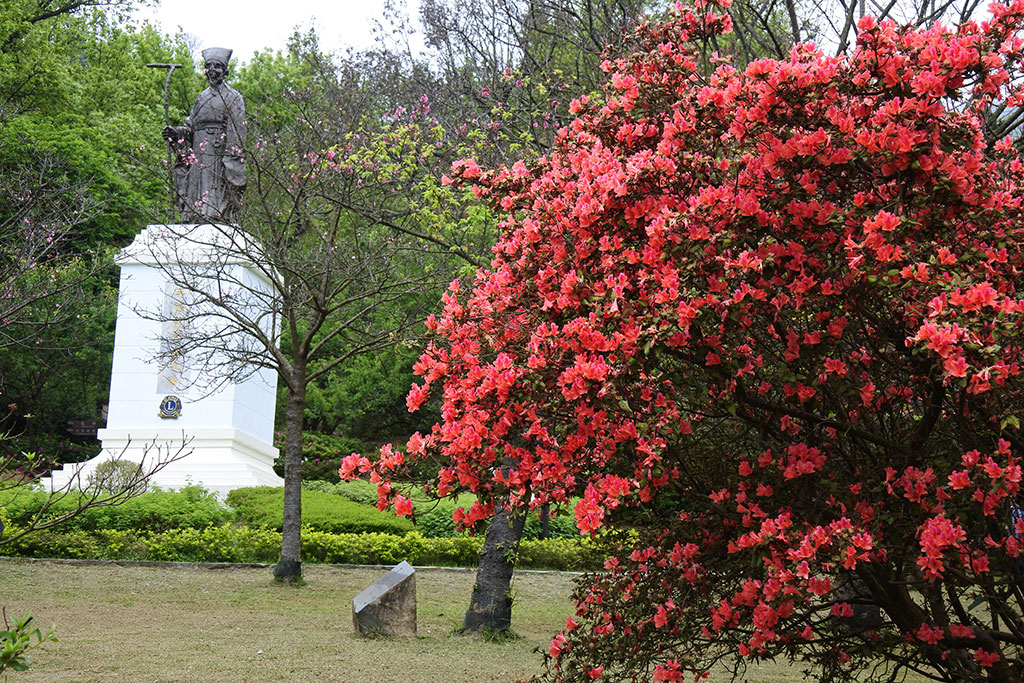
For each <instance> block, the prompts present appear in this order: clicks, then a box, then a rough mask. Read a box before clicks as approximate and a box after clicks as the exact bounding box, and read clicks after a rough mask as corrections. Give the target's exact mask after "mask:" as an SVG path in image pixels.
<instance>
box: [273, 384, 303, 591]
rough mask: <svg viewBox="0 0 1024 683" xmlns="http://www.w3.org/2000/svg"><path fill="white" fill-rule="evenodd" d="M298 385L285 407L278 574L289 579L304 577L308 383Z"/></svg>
mask: <svg viewBox="0 0 1024 683" xmlns="http://www.w3.org/2000/svg"><path fill="white" fill-rule="evenodd" d="M296 374H299V373H296ZM301 376H305V373H304V372H303V373H301ZM295 386H296V387H298V388H292V387H289V388H288V401H287V407H286V409H285V418H284V517H283V519H282V520H281V559H280V561H279V562H278V563H277V564H276V565H274V577H275V578H276V579H278V580H279V581H284V582H285V583H295V582H296V581H298V580H299V579H301V578H302V426H303V424H302V423H303V415H304V413H305V409H306V385H305V383H304V382H296V383H295Z"/></svg>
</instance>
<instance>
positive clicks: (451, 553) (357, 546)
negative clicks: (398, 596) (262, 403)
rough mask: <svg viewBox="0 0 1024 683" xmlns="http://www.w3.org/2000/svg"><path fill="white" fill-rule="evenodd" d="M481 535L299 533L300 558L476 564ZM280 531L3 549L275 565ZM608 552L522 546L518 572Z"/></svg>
mask: <svg viewBox="0 0 1024 683" xmlns="http://www.w3.org/2000/svg"><path fill="white" fill-rule="evenodd" d="M482 546H483V537H481V536H459V537H455V538H426V537H424V536H423V535H421V534H419V533H418V532H415V531H413V532H410V533H407V534H404V535H401V536H399V535H394V534H385V533H360V534H346V533H341V534H335V533H329V532H326V531H319V530H317V529H312V528H310V527H303V529H302V557H303V560H304V561H307V562H326V563H332V564H385V565H388V564H396V563H398V562H401V561H403V560H405V561H407V562H409V563H410V564H414V565H419V566H452V567H475V566H476V564H477V560H478V558H479V555H480V549H481V547H482ZM280 551H281V534H280V532H278V531H275V530H272V529H267V528H254V527H239V526H234V525H230V524H219V525H210V526H206V527H203V528H182V529H168V530H166V531H148V530H116V529H100V530H96V531H82V530H76V531H57V530H55V529H47V530H43V531H39V532H36V533H33V534H29V535H27V536H24V537H22V538H20V539H18V540H17V541H15V542H13V543H12V544H11V545H10V546H8V547H6V548H5V552H7V553H9V554H10V555H12V556H21V557H50V558H73V559H98V560H155V561H167V562H264V563H270V562H275V561H276V560H277V559H278V557H279V555H280ZM606 555H607V552H606V551H605V545H604V543H603V541H601V540H594V539H589V538H585V539H577V540H568V539H547V540H544V541H524V542H523V543H522V545H521V546H520V550H519V556H518V562H517V565H516V566H517V567H519V568H521V569H555V570H568V571H584V570H588V569H596V568H599V567H600V566H601V563H602V562H603V561H604V558H605V556H606Z"/></svg>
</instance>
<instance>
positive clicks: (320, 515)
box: [227, 486, 413, 534]
mask: <svg viewBox="0 0 1024 683" xmlns="http://www.w3.org/2000/svg"><path fill="white" fill-rule="evenodd" d="M227 502H228V505H230V506H231V507H232V508H234V510H235V514H236V518H237V520H238V521H239V522H240V523H242V524H247V525H249V526H256V527H264V528H268V529H276V530H277V531H280V530H281V519H282V517H283V515H284V489H282V488H280V487H278V488H274V487H270V486H259V487H251V488H243V489H235V490H234V491H231V492H230V493H228V499H227ZM302 522H303V524H304V525H305V526H307V527H309V528H310V529H312V530H316V531H327V532H331V533H336V534H340V533H350V534H357V533H364V532H365V533H374V532H375V533H385V534H405V533H408V532H410V531H412V530H413V525H412V522H410V521H409V520H407V519H403V518H401V517H396V516H395V514H394V513H392V512H381V511H380V510H378V509H377V508H375V507H371V506H369V505H361V504H359V503H356V502H353V501H351V500H348V499H346V498H342V497H341V496H336V495H333V494H330V493H324V492H322V491H311V490H308V489H307V490H305V491H303V492H302Z"/></svg>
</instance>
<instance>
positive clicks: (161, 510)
mask: <svg viewBox="0 0 1024 683" xmlns="http://www.w3.org/2000/svg"><path fill="white" fill-rule="evenodd" d="M48 497H49V494H48V493H46V492H44V491H39V490H29V489H26V488H23V487H16V488H13V489H10V490H8V491H5V492H3V493H0V508H4V509H5V510H6V517H7V518H8V519H9V520H10V521H11V522H13V523H14V524H16V525H19V526H25V525H26V524H27V523H28V520H30V519H33V518H34V517H35V516H36V514H37V513H38V512H39V509H40V507H42V505H43V504H44V503H45V502H46V499H47V498H48ZM77 505H78V494H77V492H76V493H71V494H68V495H65V496H64V497H62V498H60V499H59V500H54V501H53V502H52V503H51V505H50V508H49V509H48V510H47V511H46V512H45V513H44V516H43V519H47V518H51V517H56V516H59V515H61V514H64V513H65V512H68V511H70V510H73V509H75V507H77ZM231 519H232V512H231V510H229V509H228V508H227V507H225V506H224V505H222V504H221V503H220V501H218V500H217V497H216V496H215V495H214V494H212V493H210V492H208V491H207V490H206V489H204V488H202V487H200V486H186V487H184V488H182V489H180V490H178V491H163V490H160V489H155V490H153V491H148V492H146V493H143V494H141V495H139V496H136V497H134V498H130V499H128V500H127V501H125V502H124V503H122V504H120V505H116V506H102V507H94V508H89V509H87V510H85V511H83V512H82V513H81V514H79V515H77V516H75V517H72V518H71V519H69V520H68V521H66V522H63V523H62V524H61V529H62V530H63V531H65V532H67V531H97V530H99V529H114V530H118V529H121V530H126V529H147V530H150V531H166V530H169V529H183V528H184V529H202V528H204V527H207V526H210V525H218V524H225V523H227V522H230V521H231Z"/></svg>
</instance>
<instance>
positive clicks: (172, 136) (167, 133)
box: [163, 126, 178, 142]
mask: <svg viewBox="0 0 1024 683" xmlns="http://www.w3.org/2000/svg"><path fill="white" fill-rule="evenodd" d="M163 135H164V140H167V141H168V142H174V141H175V140H177V139H178V131H176V130H174V127H173V126H164V130H163Z"/></svg>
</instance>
